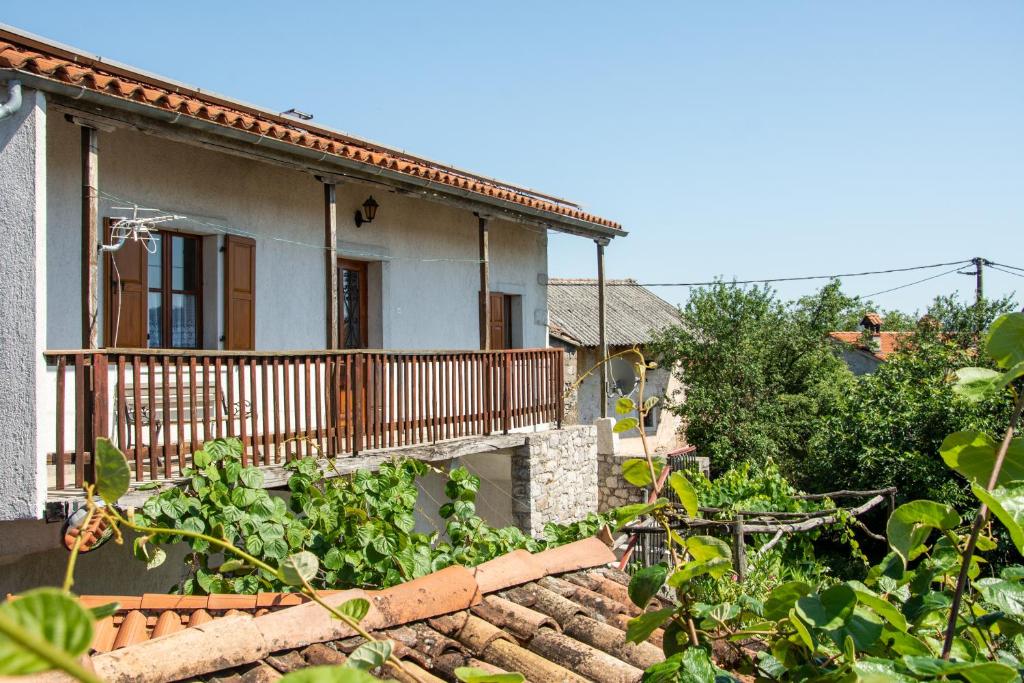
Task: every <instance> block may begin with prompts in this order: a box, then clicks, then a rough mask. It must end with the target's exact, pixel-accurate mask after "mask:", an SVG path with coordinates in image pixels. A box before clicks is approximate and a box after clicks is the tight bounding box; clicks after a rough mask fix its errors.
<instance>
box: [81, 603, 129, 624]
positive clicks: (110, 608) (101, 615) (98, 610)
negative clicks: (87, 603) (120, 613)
mask: <svg viewBox="0 0 1024 683" xmlns="http://www.w3.org/2000/svg"><path fill="white" fill-rule="evenodd" d="M120 606H121V603H119V602H108V603H106V604H105V605H99V606H97V607H90V608H89V614H91V615H92V618H93V621H99V620H100V619H105V618H107V617H109V616H113V615H114V614H116V613H117V610H118V608H120Z"/></svg>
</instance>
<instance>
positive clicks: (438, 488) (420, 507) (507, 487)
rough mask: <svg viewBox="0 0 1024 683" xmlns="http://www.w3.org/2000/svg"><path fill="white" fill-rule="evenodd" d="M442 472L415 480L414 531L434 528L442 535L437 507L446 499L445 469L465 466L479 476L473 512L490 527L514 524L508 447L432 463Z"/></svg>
mask: <svg viewBox="0 0 1024 683" xmlns="http://www.w3.org/2000/svg"><path fill="white" fill-rule="evenodd" d="M432 465H433V466H435V467H437V468H438V469H439V470H441V471H442V472H444V473H445V474H439V473H437V472H429V473H428V474H427V475H426V476H424V477H421V478H420V479H419V480H418V481H417V486H418V488H419V490H420V497H419V501H418V503H417V506H416V531H418V532H420V533H426V534H429V533H433V532H435V531H436V532H438V533H439V534H440V535H441V537H442V538H447V537H446V535H445V533H444V527H445V520H443V519H441V516H440V515H439V514H438V510H439V509H440V508H441V506H442V505H444V504H445V503H447V502H449V501H448V497H447V496H446V495H445V494H444V485H445V483H446V482H447V481H448V475H447V472H450V471H451V470H452V469H455V468H457V467H460V466H465V467H466V469H468V470H469V471H470V472H472V473H473V474H475V475H476V476H478V477H479V478H480V490H479V491H477V494H476V513H477V514H478V515H479V516H480V517H481V519H483V520H484V521H485V522H487V523H488V524H489V525H491V526H493V527H504V526H515V518H514V517H513V516H512V451H511V450H508V449H502V450H498V451H492V452H489V453H474V454H473V455H468V456H463V457H461V458H455V459H452V460H443V461H439V462H435V463H432Z"/></svg>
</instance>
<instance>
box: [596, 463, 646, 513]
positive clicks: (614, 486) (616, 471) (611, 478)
mask: <svg viewBox="0 0 1024 683" xmlns="http://www.w3.org/2000/svg"><path fill="white" fill-rule="evenodd" d="M635 457H636V456H635V455H619V454H607V453H601V454H599V455H598V456H597V481H598V490H597V511H598V512H607V511H608V510H611V509H612V508H617V507H619V506H622V505H629V504H630V503H641V502H643V501H644V500H645V498H644V491H643V490H642V489H639V488H637V487H636V486H633V485H632V484H630V483H629V482H628V481H626V480H625V479H623V478H622V463H623V462H624V461H625V460H628V459H629V458H635Z"/></svg>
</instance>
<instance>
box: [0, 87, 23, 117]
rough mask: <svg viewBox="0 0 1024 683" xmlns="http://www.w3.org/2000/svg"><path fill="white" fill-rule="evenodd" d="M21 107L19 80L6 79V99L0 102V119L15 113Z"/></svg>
mask: <svg viewBox="0 0 1024 683" xmlns="http://www.w3.org/2000/svg"><path fill="white" fill-rule="evenodd" d="M19 109H21V81H19V80H17V79H12V80H9V81H7V101H6V102H4V103H3V104H0V121H3V120H4V119H6V118H8V117H9V116H12V115H13V114H15V113H16V112H17V111H18V110H19Z"/></svg>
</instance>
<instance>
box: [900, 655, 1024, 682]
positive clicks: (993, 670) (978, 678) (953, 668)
mask: <svg viewBox="0 0 1024 683" xmlns="http://www.w3.org/2000/svg"><path fill="white" fill-rule="evenodd" d="M903 663H904V664H906V666H907V669H909V670H910V671H911V673H915V674H917V675H919V676H927V677H929V678H945V677H946V676H960V677H962V678H963V679H964V680H966V681H968V683H1010V682H1011V681H1019V680H1020V678H1019V677H1018V675H1017V672H1016V671H1015V670H1014V669H1013V668H1012V667H1009V666H1007V665H1006V664H999V663H997V662H951V661H947V660H944V659H939V658H938V657H915V656H905V657H903Z"/></svg>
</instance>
